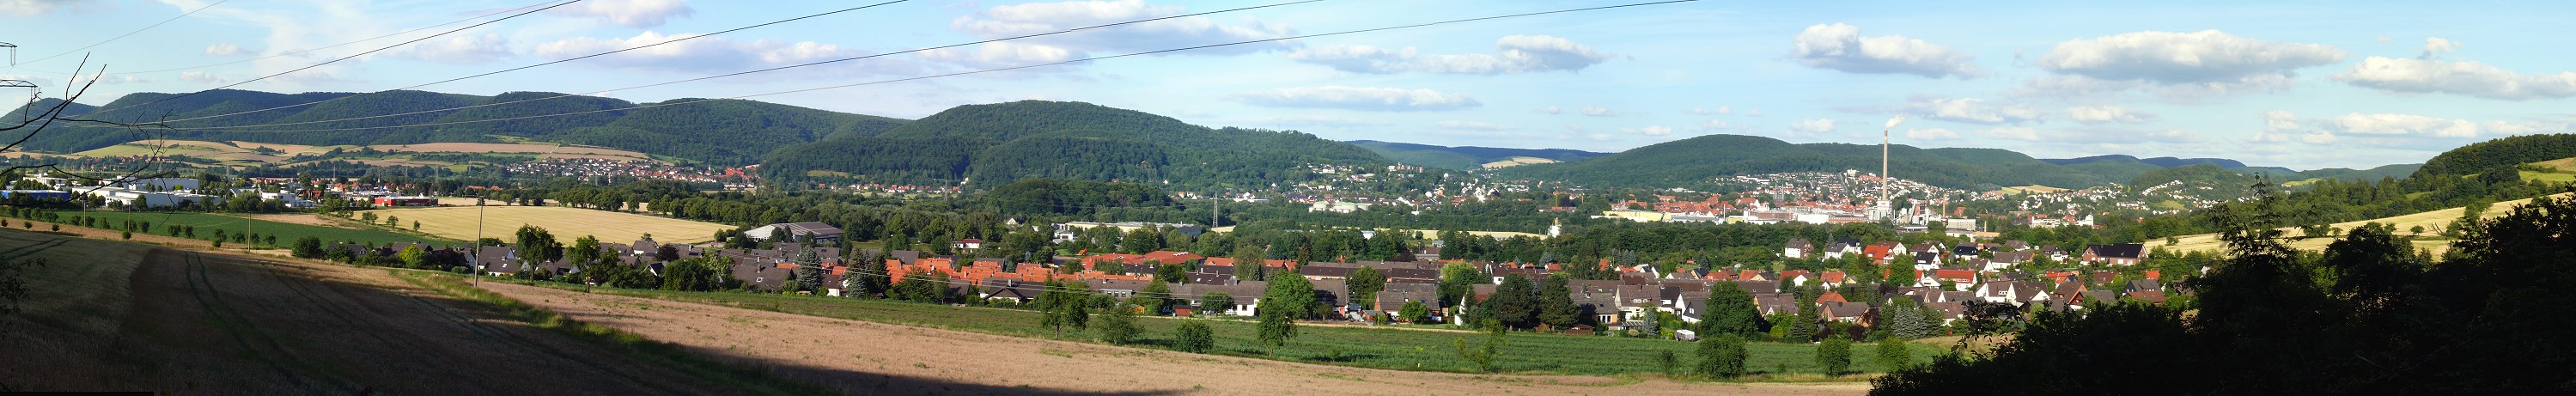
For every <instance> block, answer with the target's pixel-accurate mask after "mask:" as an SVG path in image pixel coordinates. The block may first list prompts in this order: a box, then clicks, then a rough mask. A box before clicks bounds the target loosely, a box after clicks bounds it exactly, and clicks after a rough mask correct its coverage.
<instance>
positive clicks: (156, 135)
mask: <svg viewBox="0 0 2576 396" xmlns="http://www.w3.org/2000/svg"><path fill="white" fill-rule="evenodd" d="M556 96H564V95H563V94H558V93H549V92H510V93H504V94H500V95H494V96H476V95H463V94H448V93H436V92H426V91H389V92H383V93H377V94H372V95H363V96H360V95H357V94H352V93H333V92H317V93H301V94H280V93H270V92H259V91H243V90H214V91H206V92H202V93H198V94H196V95H189V96H185V97H180V95H179V94H168V93H137V94H131V95H126V96H124V97H121V98H118V99H117V100H115V101H113V102H109V103H108V104H107V105H104V106H73V107H72V108H70V109H69V111H66V113H67V115H71V116H83V115H87V114H89V113H91V112H95V111H98V110H99V109H101V108H107V109H120V110H117V111H115V112H113V113H110V114H103V115H100V116H98V117H96V118H98V119H102V120H109V121H118V122H128V123H134V122H152V121H156V120H163V119H185V118H193V117H205V116H216V115H222V114H231V113H239V112H246V111H253V110H260V109H267V108H274V107H280V106H292V105H298V104H305V103H311V102H316V101H322V100H330V99H335V98H345V99H341V100H337V101H332V102H327V103H319V104H314V105H310V106H302V107H293V108H285V109H278V110H270V111H261V112H256V113H247V114H241V115H237V116H226V117H222V118H214V119H208V120H202V121H188V122H176V123H172V125H171V126H173V127H176V128H177V129H176V130H170V129H129V128H79V127H63V128H57V129H51V130H48V131H47V133H45V134H42V135H39V136H36V137H35V138H33V139H30V140H29V141H28V142H27V145H26V148H27V149H30V150H39V151H51V152H77V151H84V150H90V149H96V148H100V147H107V146H113V145H117V144H122V143H126V142H132V141H137V140H146V139H162V138H166V139H182V140H206V141H232V140H240V141H249V142H259V143H283V144H299V145H316V146H321V145H371V144H414V143H435V142H499V141H501V140H500V139H499V138H498V137H496V135H498V136H516V137H522V138H527V139H530V140H537V141H550V142H561V143H571V144H584V145H594V146H601V147H611V148H618V149H626V150H633V151H639V152H646V153H653V154H662V155H669V156H673V157H679V158H684V159H689V160H694V161H701V162H706V163H710V164H715V165H725V166H738V165H750V164H753V163H756V162H757V161H758V159H759V158H760V156H762V155H766V154H768V153H770V152H772V151H775V150H778V149H781V148H785V147H787V146H791V145H798V144H804V143H810V142H814V141H819V140H822V139H825V138H827V137H830V136H835V135H850V134H860V135H865V134H874V133H876V132H879V131H883V130H885V129H890V128H892V127H894V126H895V125H900V124H903V123H905V122H907V121H905V120H901V119H895V118H887V117H877V116H868V115H859V114H849V113H840V112H832V111H825V110H817V109H810V108H803V107H796V106H788V105H781V104H774V103H764V102H756V101H748V100H731V99H727V100H713V101H703V102H699V101H698V100H699V99H686V98H683V99H672V100H670V101H666V102H658V103H686V104H674V105H667V106H660V107H651V108H640V107H639V104H637V103H633V102H627V101H625V100H620V99H615V98H603V97H594V96H564V97H560V98H552V99H542V100H534V101H529V102H525V103H513V104H508V105H497V106H487V107H477V108H469V109H462V110H453V111H438V112H428V113H424V114H413V115H403V116H393V117H383V118H371V119H363V120H348V121H332V122H320V121H329V120H339V119H347V118H355V117H369V116H377V115H383V114H400V113H411V112H424V111H431V110H438V109H446V108H453V107H461V106H471V105H478V104H492V103H503V102H511V101H519V100H528V99H540V98H549V97H556ZM164 98H176V99H172V100H168V101H163V102H158V103H153V101H156V100H162V99H164ZM687 102H695V103H687ZM52 103H59V101H58V100H47V101H45V102H40V103H36V104H35V105H38V106H44V105H50V104H52ZM145 103H150V104H149V105H145ZM651 104H655V103H645V104H643V105H651ZM129 106H131V107H130V108H129ZM585 111H589V112H592V113H585V114H576V115H570V116H562V117H546V118H532V119H523V120H510V121H490V122H474V121H483V120H498V119H505V118H513V117H524V116H532V115H547V114H562V113H573V112H585ZM304 122H315V123H311V124H298V125H280V126H273V127H259V128H255V129H256V130H275V131H279V132H255V131H235V130H223V129H205V128H220V127H236V126H251V125H269V124H281V123H304ZM425 123H458V124H452V125H441V126H421V127H401V128H381V129H357V130H335V129H350V128H369V127H387V126H400V125H416V124H425Z"/></svg>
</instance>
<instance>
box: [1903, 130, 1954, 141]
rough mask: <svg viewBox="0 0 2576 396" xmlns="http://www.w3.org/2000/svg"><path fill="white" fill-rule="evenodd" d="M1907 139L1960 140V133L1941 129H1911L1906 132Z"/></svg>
mask: <svg viewBox="0 0 2576 396" xmlns="http://www.w3.org/2000/svg"><path fill="white" fill-rule="evenodd" d="M1905 138H1906V139H1913V140H1951V139H1958V138H1959V133H1958V132H1951V131H1950V130H1948V129H1941V128H1921V129H1912V128H1909V129H1906V130H1905Z"/></svg>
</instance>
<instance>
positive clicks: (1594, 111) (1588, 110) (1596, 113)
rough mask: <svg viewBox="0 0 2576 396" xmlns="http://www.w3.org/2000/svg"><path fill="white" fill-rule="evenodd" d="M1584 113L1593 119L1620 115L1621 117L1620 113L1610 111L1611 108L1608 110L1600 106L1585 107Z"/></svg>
mask: <svg viewBox="0 0 2576 396" xmlns="http://www.w3.org/2000/svg"><path fill="white" fill-rule="evenodd" d="M1582 111H1583V115H1588V116H1593V117H1612V116H1618V115H1619V112H1616V111H1611V110H1610V108H1608V107H1600V106H1585V107H1584V108H1583V110H1582Z"/></svg>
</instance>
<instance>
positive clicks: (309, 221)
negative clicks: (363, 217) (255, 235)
mask: <svg viewBox="0 0 2576 396" xmlns="http://www.w3.org/2000/svg"><path fill="white" fill-rule="evenodd" d="M241 216H242V217H248V218H251V219H252V220H259V221H273V222H279V223H286V224H303V225H317V226H323V227H339V226H340V222H337V221H331V220H330V219H324V218H322V215H317V214H311V213H275V214H249V215H241Z"/></svg>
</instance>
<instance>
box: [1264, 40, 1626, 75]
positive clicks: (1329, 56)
mask: <svg viewBox="0 0 2576 396" xmlns="http://www.w3.org/2000/svg"><path fill="white" fill-rule="evenodd" d="M1494 47H1495V48H1496V51H1495V53H1493V54H1463V55H1422V54H1420V53H1419V51H1418V50H1415V49H1413V48H1409V47H1408V48H1404V49H1401V50H1397V49H1386V48H1378V47H1371V46H1364V45H1361V46H1340V45H1336V46H1321V47H1313V48H1304V49H1299V50H1297V52H1294V53H1290V54H1288V59H1291V60H1296V61H1300V62H1307V63H1314V64H1320V65H1325V66H1331V67H1332V68H1333V69H1335V70H1341V71H1346V72H1353V73H1372V74H1389V73H1403V72H1421V73H1442V74H1485V75H1493V74H1517V73H1539V72H1551V71H1579V70H1583V69H1584V68H1587V67H1592V65H1595V64H1600V63H1601V62H1602V61H1607V60H1610V58H1611V57H1612V56H1611V55H1610V54H1606V53H1601V52H1597V51H1593V50H1592V48H1591V47H1586V46H1584V45H1582V44H1577V43H1575V42H1574V41H1573V40H1567V39H1564V38H1559V37H1552V36H1522V35H1513V36H1504V37H1503V38H1502V39H1499V40H1495V42H1494Z"/></svg>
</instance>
